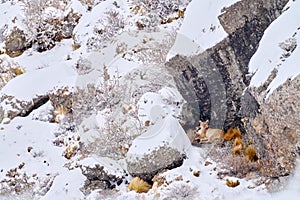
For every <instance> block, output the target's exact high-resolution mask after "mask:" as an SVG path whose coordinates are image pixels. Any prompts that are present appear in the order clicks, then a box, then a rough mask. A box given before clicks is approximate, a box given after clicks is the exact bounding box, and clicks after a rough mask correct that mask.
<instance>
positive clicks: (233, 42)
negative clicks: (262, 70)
mask: <svg viewBox="0 0 300 200" xmlns="http://www.w3.org/2000/svg"><path fill="white" fill-rule="evenodd" d="M287 2H288V1H287V0H268V1H261V0H254V1H248V0H244V1H240V2H237V3H235V4H234V5H232V6H230V7H228V8H224V9H223V13H222V14H221V15H220V16H219V20H220V22H221V24H222V26H223V28H224V30H225V31H226V32H227V33H228V34H229V35H228V37H227V38H225V39H224V40H223V41H221V42H220V43H218V44H217V45H215V46H214V47H212V48H210V49H207V50H205V51H204V52H202V53H200V54H199V55H196V56H193V57H183V56H176V57H174V58H173V59H171V60H170V61H169V62H168V63H167V67H168V69H169V70H170V73H173V74H174V77H175V81H176V83H177V87H178V88H179V91H180V92H181V94H182V96H183V97H184V98H185V100H186V101H187V102H188V103H187V105H186V106H185V110H184V111H183V112H184V114H183V115H184V116H185V117H184V120H183V127H184V128H185V129H186V130H187V129H189V128H191V127H195V126H196V125H197V123H198V121H197V120H195V119H200V120H206V119H209V120H210V126H211V127H217V128H221V129H224V130H225V131H226V130H228V129H229V128H230V127H238V128H239V129H240V130H241V132H242V134H243V141H244V143H245V144H248V145H249V144H253V145H254V146H255V148H256V150H257V153H258V156H259V161H258V164H257V165H258V169H259V171H260V173H261V174H263V175H264V176H265V177H281V176H285V175H287V174H289V173H290V172H291V171H292V170H293V168H294V165H295V154H296V152H297V151H299V147H297V143H299V135H300V134H299V128H300V127H299V125H298V124H299V123H298V121H299V117H300V116H299V105H298V103H296V102H297V100H296V99H295V98H299V92H297V91H299V77H297V78H295V79H294V80H292V81H287V82H286V83H285V84H284V85H283V86H282V87H279V88H278V89H277V90H276V91H274V92H273V94H272V95H271V96H270V97H269V98H268V100H266V101H260V100H261V99H262V97H261V94H259V93H258V92H257V89H253V88H252V89H249V84H250V80H251V77H252V75H251V74H249V73H248V64H249V61H250V59H251V57H252V56H253V55H254V53H255V52H256V50H257V48H258V45H259V42H260V40H261V38H262V36H263V34H264V31H265V30H266V28H267V27H268V26H269V25H270V24H271V23H272V21H274V20H275V19H276V18H277V17H278V16H279V15H280V14H281V12H282V9H283V8H284V6H285V5H286V3H287ZM297 111H298V112H297ZM287 118H289V119H290V120H289V122H287V120H286V119H287ZM297 148H298V149H297Z"/></svg>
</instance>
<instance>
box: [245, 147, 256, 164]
mask: <svg viewBox="0 0 300 200" xmlns="http://www.w3.org/2000/svg"><path fill="white" fill-rule="evenodd" d="M244 155H245V156H246V157H247V158H248V160H249V161H251V162H255V161H257V160H258V157H257V154H256V151H255V149H254V147H253V146H251V145H250V146H248V147H247V148H246V149H245V152H244Z"/></svg>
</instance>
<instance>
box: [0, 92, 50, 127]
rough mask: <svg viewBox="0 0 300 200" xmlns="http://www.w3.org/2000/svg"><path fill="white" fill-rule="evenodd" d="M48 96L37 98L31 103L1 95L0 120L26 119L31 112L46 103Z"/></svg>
mask: <svg viewBox="0 0 300 200" xmlns="http://www.w3.org/2000/svg"><path fill="white" fill-rule="evenodd" d="M48 100H49V97H48V95H41V96H37V97H35V98H34V99H32V100H31V101H24V100H19V99H17V98H15V97H13V96H8V95H3V96H1V98H0V102H1V103H0V120H1V121H2V120H3V118H9V119H13V118H15V117H26V116H28V115H29V114H30V113H31V112H32V111H33V110H35V109H37V108H39V107H40V106H42V105H44V104H45V103H47V102H48Z"/></svg>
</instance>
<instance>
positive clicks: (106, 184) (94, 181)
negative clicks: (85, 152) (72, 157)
mask: <svg viewBox="0 0 300 200" xmlns="http://www.w3.org/2000/svg"><path fill="white" fill-rule="evenodd" d="M81 170H82V174H83V175H84V176H86V178H87V180H86V181H85V183H84V186H83V187H82V188H81V190H82V192H83V193H84V194H89V193H90V192H92V191H94V190H96V189H113V188H115V187H116V185H120V184H121V183H122V182H123V179H124V178H125V176H126V174H125V171H124V170H123V169H122V167H121V166H120V165H119V164H118V163H117V162H116V161H115V160H112V159H110V158H107V157H98V156H93V157H88V158H85V159H84V160H83V161H81Z"/></svg>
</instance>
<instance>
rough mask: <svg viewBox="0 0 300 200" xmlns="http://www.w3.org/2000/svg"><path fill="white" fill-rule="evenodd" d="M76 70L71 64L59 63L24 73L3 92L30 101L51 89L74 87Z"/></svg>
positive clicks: (6, 86) (3, 89)
mask: <svg viewBox="0 0 300 200" xmlns="http://www.w3.org/2000/svg"><path fill="white" fill-rule="evenodd" d="M76 78H77V74H76V72H75V71H74V70H73V69H72V68H70V67H69V66H64V65H59V66H53V67H49V68H44V69H39V70H36V71H32V72H27V73H25V74H22V75H20V76H18V77H16V78H14V79H13V80H11V81H10V82H9V83H8V84H7V85H5V86H4V87H3V88H2V93H3V94H6V95H11V96H14V97H16V98H17V99H19V100H24V101H30V100H32V99H34V98H35V97H37V96H39V95H46V94H47V93H48V92H49V91H50V90H54V89H55V88H61V87H64V86H66V87H73V86H74V85H75V81H76Z"/></svg>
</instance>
